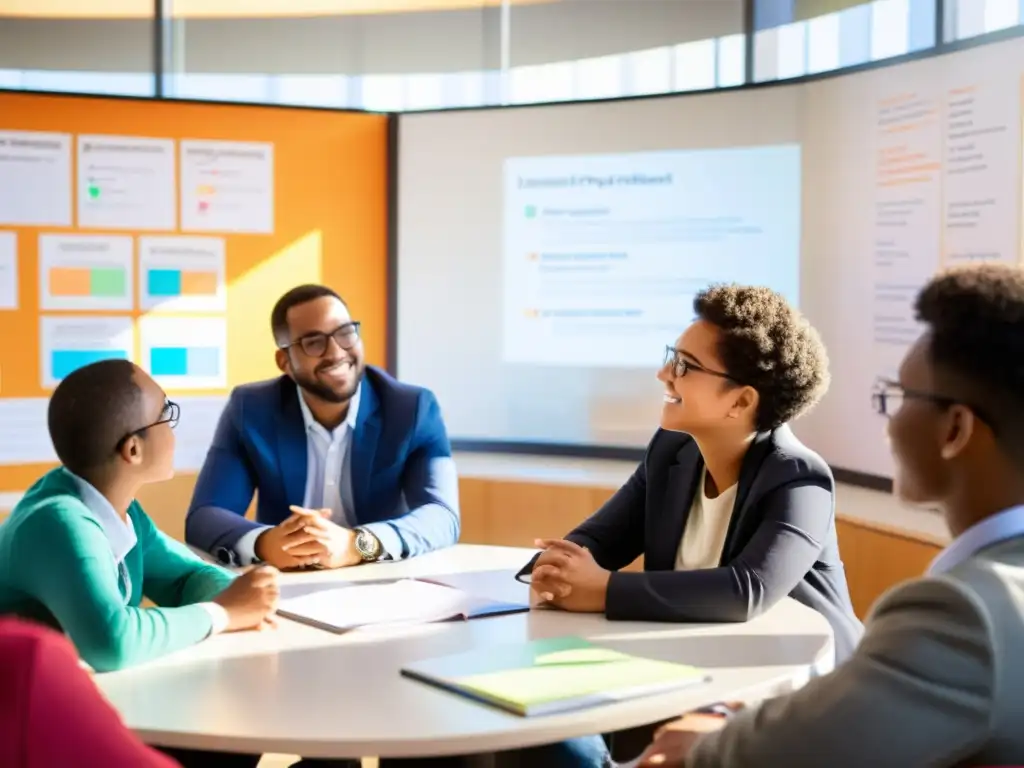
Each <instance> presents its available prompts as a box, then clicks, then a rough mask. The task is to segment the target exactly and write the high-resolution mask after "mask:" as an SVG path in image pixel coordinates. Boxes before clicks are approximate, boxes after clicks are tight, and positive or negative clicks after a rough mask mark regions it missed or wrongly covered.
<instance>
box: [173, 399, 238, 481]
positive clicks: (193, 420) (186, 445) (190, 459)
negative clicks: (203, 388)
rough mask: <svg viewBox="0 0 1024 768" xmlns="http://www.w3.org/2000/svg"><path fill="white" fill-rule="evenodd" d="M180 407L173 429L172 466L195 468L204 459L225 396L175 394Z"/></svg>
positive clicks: (225, 401) (175, 400) (185, 470)
mask: <svg viewBox="0 0 1024 768" xmlns="http://www.w3.org/2000/svg"><path fill="white" fill-rule="evenodd" d="M174 402H176V403H177V404H178V405H179V406H180V407H181V420H180V421H179V422H178V427H177V429H175V430H174V438H175V440H174V468H175V469H176V470H178V471H179V472H196V471H198V470H200V469H201V468H202V466H203V462H204V461H205V460H206V452H207V451H209V450H210V444H211V443H212V442H213V435H214V432H215V431H216V430H217V421H218V419H220V414H221V412H222V411H223V410H224V406H225V405H226V404H227V398H226V397H189V396H185V397H175V398H174Z"/></svg>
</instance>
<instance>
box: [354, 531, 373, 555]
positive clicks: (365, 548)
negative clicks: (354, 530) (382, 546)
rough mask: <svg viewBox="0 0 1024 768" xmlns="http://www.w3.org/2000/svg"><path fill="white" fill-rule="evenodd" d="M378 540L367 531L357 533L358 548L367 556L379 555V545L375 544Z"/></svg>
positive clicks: (361, 553)
mask: <svg viewBox="0 0 1024 768" xmlns="http://www.w3.org/2000/svg"><path fill="white" fill-rule="evenodd" d="M375 544H376V541H375V540H374V538H373V537H372V536H370V534H369V533H367V532H366V531H360V532H359V533H358V534H357V535H356V549H358V550H359V554H360V555H362V556H363V557H365V558H374V557H376V556H377V547H376V546H374V545H375Z"/></svg>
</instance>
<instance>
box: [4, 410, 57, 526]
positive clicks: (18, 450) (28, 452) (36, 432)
mask: <svg viewBox="0 0 1024 768" xmlns="http://www.w3.org/2000/svg"><path fill="white" fill-rule="evenodd" d="M49 402H50V401H49V400H48V399H47V398H45V397H12V398H0V424H3V437H2V439H0V465H2V466H12V465H18V464H46V463H49V462H52V461H56V460H57V454H56V453H55V452H54V450H53V443H51V442H50V432H49V429H48V428H47V426H46V409H47V406H48V405H49ZM4 506H6V505H4V504H3V503H0V509H3V508H4Z"/></svg>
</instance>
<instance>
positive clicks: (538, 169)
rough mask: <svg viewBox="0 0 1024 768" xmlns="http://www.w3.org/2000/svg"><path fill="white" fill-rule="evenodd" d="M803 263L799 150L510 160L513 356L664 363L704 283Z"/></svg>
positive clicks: (782, 287) (775, 281)
mask: <svg viewBox="0 0 1024 768" xmlns="http://www.w3.org/2000/svg"><path fill="white" fill-rule="evenodd" d="M799 269H800V147H799V146H798V145H795V144H789V145H782V146H767V147H743V148H730V149H714V150H695V151H677V152H656V153H655V152H650V153H641V154H626V155H599V156H568V157H528V158H510V159H508V160H507V161H506V163H505V244H504V323H503V337H504V339H503V342H504V343H503V351H504V358H505V360H506V361H507V362H510V363H525V364H538V365H559V366H587V367H645V368H649V367H652V366H656V365H657V364H658V362H659V361H660V359H661V355H662V350H664V348H665V345H666V344H670V343H672V342H673V341H674V340H675V338H676V336H678V334H679V333H680V332H681V331H682V330H683V329H684V328H685V327H686V325H687V324H688V323H689V322H690V321H691V320H692V316H693V312H692V306H691V304H692V300H693V296H694V294H695V293H696V292H697V291H699V290H700V289H701V288H704V287H705V286H707V285H708V284H709V283H713V282H733V281H736V282H743V283H748V284H754V285H767V286H770V287H771V288H773V289H775V290H777V291H780V292H781V293H783V294H784V295H785V296H786V297H787V298H788V299H789V300H790V301H792V302H794V303H795V302H796V301H797V300H798V297H799Z"/></svg>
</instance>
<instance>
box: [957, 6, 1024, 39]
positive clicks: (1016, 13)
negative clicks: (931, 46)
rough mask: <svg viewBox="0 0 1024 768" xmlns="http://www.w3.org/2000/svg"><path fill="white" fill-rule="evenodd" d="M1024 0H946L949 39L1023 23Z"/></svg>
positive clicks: (974, 35)
mask: <svg viewBox="0 0 1024 768" xmlns="http://www.w3.org/2000/svg"><path fill="white" fill-rule="evenodd" d="M1022 5H1024V0H946V39H947V40H964V39H966V38H969V37H977V36H978V35H984V34H987V33H988V32H996V31H998V30H1000V29H1007V28H1008V27H1015V26H1017V25H1018V24H1020V23H1021V18H1022V12H1021V6H1022Z"/></svg>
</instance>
